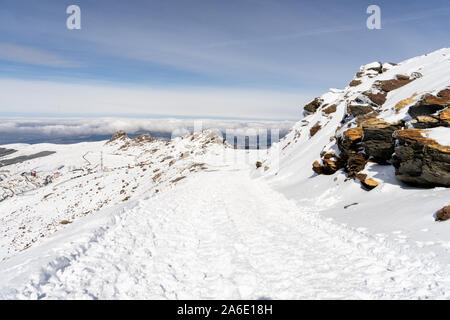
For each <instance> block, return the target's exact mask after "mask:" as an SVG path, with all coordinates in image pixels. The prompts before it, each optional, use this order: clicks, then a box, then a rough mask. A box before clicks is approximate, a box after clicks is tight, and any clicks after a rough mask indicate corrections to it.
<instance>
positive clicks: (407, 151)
mask: <svg viewBox="0 0 450 320" xmlns="http://www.w3.org/2000/svg"><path fill="white" fill-rule="evenodd" d="M425 134H426V131H425V130H420V129H405V130H399V131H396V132H395V133H394V137H395V138H397V139H398V145H397V146H396V147H395V154H394V157H393V165H394V166H395V169H396V170H395V174H396V176H397V178H398V179H399V180H401V181H403V182H405V183H408V184H411V185H415V186H425V187H434V186H444V187H450V147H449V146H443V145H440V144H439V143H437V142H436V141H435V140H433V139H430V138H427V137H426V136H425Z"/></svg>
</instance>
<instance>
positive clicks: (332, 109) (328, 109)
mask: <svg viewBox="0 0 450 320" xmlns="http://www.w3.org/2000/svg"><path fill="white" fill-rule="evenodd" d="M336 108H337V105H335V104H332V105H331V106H329V107H327V108H326V109H323V110H322V112H323V113H325V114H331V113H334V112H336Z"/></svg>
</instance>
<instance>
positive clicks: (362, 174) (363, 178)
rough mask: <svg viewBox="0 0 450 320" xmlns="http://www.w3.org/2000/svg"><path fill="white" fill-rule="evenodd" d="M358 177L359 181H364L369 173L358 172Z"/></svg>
mask: <svg viewBox="0 0 450 320" xmlns="http://www.w3.org/2000/svg"><path fill="white" fill-rule="evenodd" d="M356 179H358V180H359V181H361V182H362V181H364V180H366V179H367V174H365V173H358V174H357V175H356Z"/></svg>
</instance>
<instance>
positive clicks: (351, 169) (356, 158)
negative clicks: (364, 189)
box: [347, 153, 367, 177]
mask: <svg viewBox="0 0 450 320" xmlns="http://www.w3.org/2000/svg"><path fill="white" fill-rule="evenodd" d="M366 163H367V159H366V157H365V156H364V155H363V154H361V153H352V154H350V155H349V157H348V160H347V172H348V176H349V177H356V175H357V174H358V173H359V172H360V171H362V170H363V169H364V167H365V166H366Z"/></svg>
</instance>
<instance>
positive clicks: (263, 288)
mask: <svg viewBox="0 0 450 320" xmlns="http://www.w3.org/2000/svg"><path fill="white" fill-rule="evenodd" d="M67 259H68V262H67V263H66V264H64V265H63V266H55V270H53V271H54V272H53V274H52V273H49V276H48V277H41V280H39V281H37V282H36V281H33V282H32V283H30V284H28V285H27V286H26V288H24V289H22V290H21V292H20V294H17V296H16V297H18V298H44V299H52V298H66V299H67V298H69V299H73V298H86V299H92V298H94V299H97V298H98V299H119V298H120V299H127V298H137V299H143V298H146V299H147V298H148V299H241V298H243V299H268V298H270V299H277V298H279V299H302V298H303V299H324V298H331V299H349V298H356V299H361V298H446V297H447V298H448V297H449V295H450V291H449V288H450V285H449V283H448V281H447V280H446V279H445V278H442V277H441V276H440V274H439V266H437V265H435V264H433V262H432V261H431V262H428V261H420V260H417V257H415V258H412V257H410V256H408V255H407V254H405V253H399V252H397V251H396V250H395V248H389V247H387V246H385V245H384V244H383V243H382V242H381V241H379V240H377V239H375V238H373V239H371V238H369V237H367V236H365V235H363V234H361V233H358V232H355V231H352V230H350V229H347V228H345V227H342V226H339V225H337V224H335V223H333V222H330V221H326V220H324V219H323V218H321V217H319V216H318V215H316V214H314V212H305V209H304V208H303V209H302V208H298V207H297V206H296V205H295V204H294V202H292V201H289V200H287V199H286V198H284V197H283V196H282V195H281V194H279V193H277V192H275V191H273V190H272V189H271V188H270V187H269V186H268V185H266V183H265V182H264V181H261V180H259V179H251V178H250V177H249V176H248V172H247V171H225V170H221V171H216V172H208V173H200V174H198V175H193V176H191V177H189V179H186V180H185V181H183V182H181V183H180V184H179V185H178V186H177V187H176V188H175V189H173V191H171V192H164V193H161V194H160V195H158V196H156V197H153V198H149V199H146V200H140V201H139V202H138V204H137V205H136V206H135V207H134V208H133V209H131V210H128V211H125V212H123V213H121V214H120V215H118V217H117V220H116V223H115V224H114V225H113V226H112V227H111V228H109V229H107V230H106V232H105V233H104V234H103V235H102V236H100V237H99V238H98V239H97V240H96V241H95V242H93V243H90V244H89V246H88V247H87V248H86V250H84V251H83V252H82V253H81V254H80V255H79V256H68V257H67Z"/></svg>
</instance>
